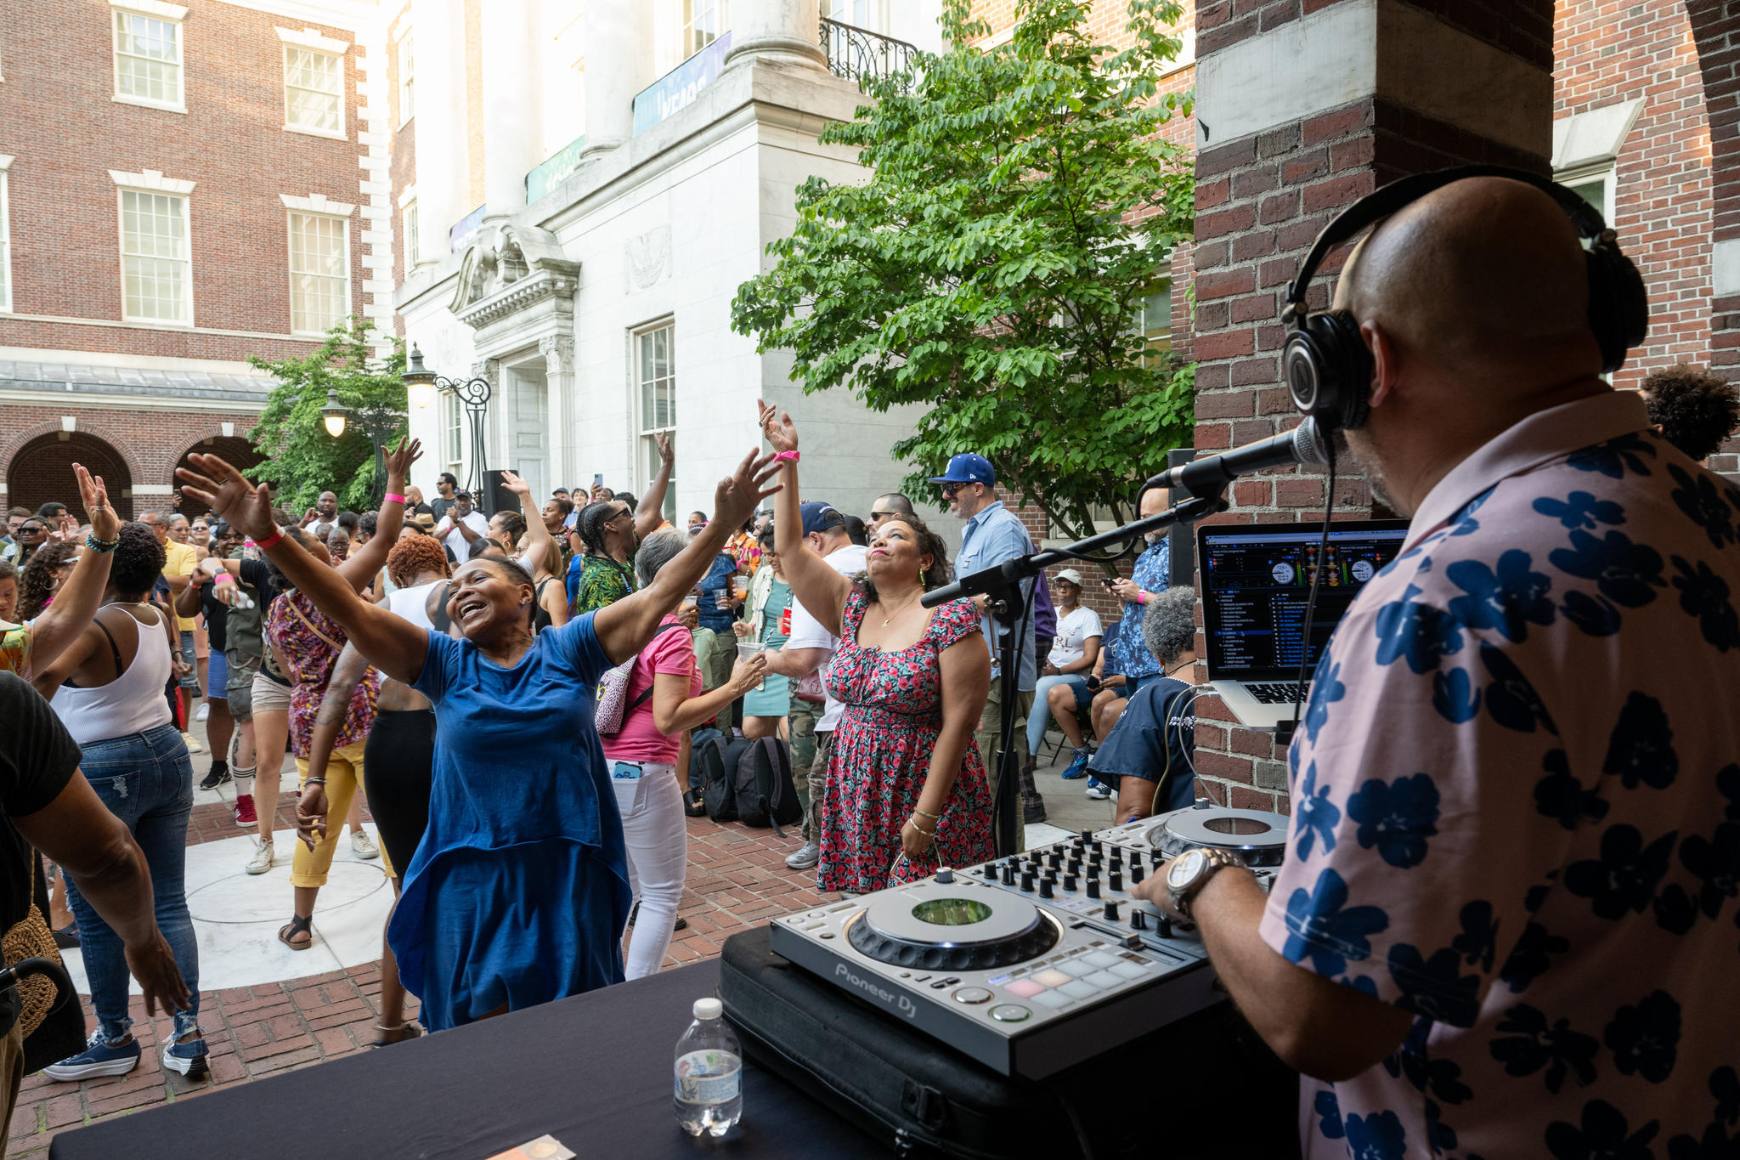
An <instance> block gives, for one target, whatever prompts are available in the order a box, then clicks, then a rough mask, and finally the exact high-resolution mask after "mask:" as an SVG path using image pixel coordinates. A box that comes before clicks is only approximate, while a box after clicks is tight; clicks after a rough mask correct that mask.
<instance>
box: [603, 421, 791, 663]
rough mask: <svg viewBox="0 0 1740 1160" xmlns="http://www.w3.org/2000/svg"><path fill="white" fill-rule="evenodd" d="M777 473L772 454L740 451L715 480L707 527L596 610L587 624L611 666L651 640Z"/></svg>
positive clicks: (636, 651) (747, 516) (705, 570)
mask: <svg viewBox="0 0 1740 1160" xmlns="http://www.w3.org/2000/svg"><path fill="white" fill-rule="evenodd" d="M776 471H777V469H776V468H775V467H774V464H773V456H771V455H763V456H760V457H757V455H756V453H755V452H754V451H751V452H750V453H749V454H748V455H745V456H744V457H743V462H742V463H739V464H738V465H737V471H736V474H734V475H732V476H731V477H730V478H728V479H722V480H720V481H719V486H718V488H717V489H716V490H715V491H714V493H713V520H712V522H711V523H709V524H708V525H707V527H706V530H705V531H703V532H702V533H701V534H700V535H698V536H696V537H695V538H694V539H692V540H690V541H689V546H688V547H686V548H684V549H683V550H682V552H680V553H679V554H678V555H677V556H676V557H675V558H674V559H672V560H671V562H670V563H668V564H666V565H665V566H664V567H663V568H660V569H659V573H658V575H657V576H655V577H653V581H652V583H651V584H648V585H647V586H646V587H645V588H642V589H641V590H640V591H639V592H635V593H631V594H630V595H628V596H624V597H623V598H622V599H621V600H618V601H616V602H615V603H614V604H611V605H608V606H607V607H604V608H601V609H599V610H598V613H597V617H596V619H595V620H593V622H592V627H593V630H594V631H595V632H597V634H598V642H599V644H600V645H601V646H603V648H604V655H605V656H607V657H609V658H610V663H611V664H620V663H622V662H623V661H625V660H627V659H628V658H629V657H631V656H634V655H635V654H636V653H638V652H639V651H640V650H641V649H642V648H643V647H644V646H645V645H646V642H647V641H649V640H651V639H652V635H653V633H654V632H655V631H657V629H658V626H659V621H660V620H663V619H664V615H665V613H667V612H669V611H671V610H672V609H673V608H675V607H676V606H677V605H678V604H679V603H681V602H682V599H683V597H684V596H685V595H687V594H688V591H689V589H691V588H693V587H694V586H695V584H696V582H697V581H699V580H700V579H701V577H702V576H705V575H706V574H707V569H708V568H710V567H711V566H712V564H713V557H714V556H716V555H718V554H719V549H720V548H721V547H722V546H724V543H725V537H726V536H727V535H728V534H729V531H730V529H731V528H735V527H737V526H738V525H739V524H741V523H742V522H743V521H744V520H746V519H748V518H749V513H750V512H752V511H754V510H755V505H756V504H758V503H760V502H761V501H762V500H763V499H765V498H766V497H767V496H770V495H772V494H774V492H775V491H777V490H778V488H771V489H768V490H765V491H764V490H762V488H763V486H764V485H765V484H766V483H767V481H768V480H770V479H772V478H773V477H774V475H775V474H776Z"/></svg>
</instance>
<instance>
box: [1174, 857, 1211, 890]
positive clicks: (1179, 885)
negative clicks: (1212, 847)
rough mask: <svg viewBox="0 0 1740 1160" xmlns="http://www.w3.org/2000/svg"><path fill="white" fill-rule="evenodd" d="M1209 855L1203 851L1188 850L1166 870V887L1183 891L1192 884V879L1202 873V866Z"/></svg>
mask: <svg viewBox="0 0 1740 1160" xmlns="http://www.w3.org/2000/svg"><path fill="white" fill-rule="evenodd" d="M1207 859H1208V855H1207V854H1205V853H1204V852H1202V851H1201V850H1186V851H1185V852H1184V853H1182V854H1180V855H1179V856H1178V857H1176V858H1174V859H1173V860H1172V865H1171V866H1169V867H1167V869H1166V885H1167V886H1168V887H1170V888H1171V889H1173V890H1182V889H1183V888H1184V887H1186V886H1188V885H1189V884H1190V881H1191V879H1193V878H1195V877H1196V876H1197V875H1198V874H1199V873H1201V872H1202V864H1203V863H1204V862H1205V861H1207Z"/></svg>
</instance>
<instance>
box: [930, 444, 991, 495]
mask: <svg viewBox="0 0 1740 1160" xmlns="http://www.w3.org/2000/svg"><path fill="white" fill-rule="evenodd" d="M930 481H931V482H932V483H982V484H984V485H985V486H986V487H995V486H997V469H996V468H995V467H992V466H991V461H990V460H989V459H986V458H985V457H984V456H983V455H974V454H973V453H972V452H970V451H967V452H963V453H962V454H960V455H957V456H955V457H954V458H953V459H950V460H949V469H948V470H947V471H946V472H944V473H943V474H941V475H933V476H931V480H930Z"/></svg>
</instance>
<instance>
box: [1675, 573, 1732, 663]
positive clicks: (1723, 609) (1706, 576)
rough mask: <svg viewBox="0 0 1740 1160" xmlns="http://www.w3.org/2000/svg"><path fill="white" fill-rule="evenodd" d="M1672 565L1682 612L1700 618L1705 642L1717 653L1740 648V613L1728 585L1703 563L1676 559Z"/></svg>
mask: <svg viewBox="0 0 1740 1160" xmlns="http://www.w3.org/2000/svg"><path fill="white" fill-rule="evenodd" d="M1673 564H1674V571H1676V572H1678V573H1679V575H1677V576H1675V577H1674V581H1673V583H1674V587H1675V588H1678V589H1679V590H1680V609H1681V611H1683V612H1685V613H1686V615H1688V616H1695V617H1697V618H1698V627H1699V628H1701V629H1703V632H1704V639H1705V640H1706V641H1707V642H1709V644H1710V646H1711V647H1712V648H1714V649H1716V650H1717V651H1718V652H1727V651H1728V650H1729V649H1731V648H1740V613H1736V612H1735V611H1734V603H1733V601H1732V600H1730V599H1729V590H1728V582H1727V581H1726V580H1724V579H1722V577H1720V576H1718V575H1717V574H1716V573H1715V572H1714V571H1712V570H1711V568H1710V566H1709V565H1708V564H1706V563H1704V562H1703V561H1702V560H1699V561H1697V563H1695V564H1694V563H1692V562H1691V561H1689V560H1686V559H1685V558H1683V557H1680V556H1675V557H1674V558H1673Z"/></svg>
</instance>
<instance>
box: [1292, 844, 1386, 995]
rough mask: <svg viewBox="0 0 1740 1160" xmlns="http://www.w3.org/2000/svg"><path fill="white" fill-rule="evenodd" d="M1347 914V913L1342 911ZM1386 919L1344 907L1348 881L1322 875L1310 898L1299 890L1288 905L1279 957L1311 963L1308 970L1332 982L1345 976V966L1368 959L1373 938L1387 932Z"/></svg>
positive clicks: (1371, 909)
mask: <svg viewBox="0 0 1740 1160" xmlns="http://www.w3.org/2000/svg"><path fill="white" fill-rule="evenodd" d="M1344 908H1345V909H1344ZM1389 925H1390V916H1389V915H1388V914H1387V913H1385V912H1384V911H1383V910H1382V909H1381V908H1379V907H1376V906H1348V905H1347V881H1346V879H1344V878H1342V876H1341V875H1340V874H1337V873H1336V872H1335V871H1334V870H1324V871H1323V872H1322V873H1321V874H1319V875H1318V876H1317V884H1316V886H1314V887H1313V888H1312V889H1311V891H1310V892H1309V893H1307V892H1306V890H1305V888H1304V887H1303V886H1301V887H1299V888H1298V889H1296V890H1294V891H1293V894H1292V896H1291V897H1289V898H1288V899H1287V929H1288V932H1289V933H1288V936H1287V942H1286V943H1285V945H1283V947H1282V948H1281V953H1282V954H1283V955H1285V956H1286V957H1287V959H1288V960H1290V961H1292V962H1295V963H1303V962H1304V961H1305V960H1306V959H1307V958H1309V959H1310V960H1311V969H1312V970H1314V971H1316V972H1317V973H1318V974H1320V975H1323V976H1326V977H1329V978H1333V977H1335V976H1336V975H1339V974H1341V973H1342V972H1343V971H1345V970H1347V964H1348V961H1349V960H1352V961H1353V962H1361V961H1363V960H1365V959H1369V958H1371V940H1370V937H1369V936H1371V935H1374V934H1378V933H1380V932H1381V931H1385V930H1388V929H1389Z"/></svg>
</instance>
